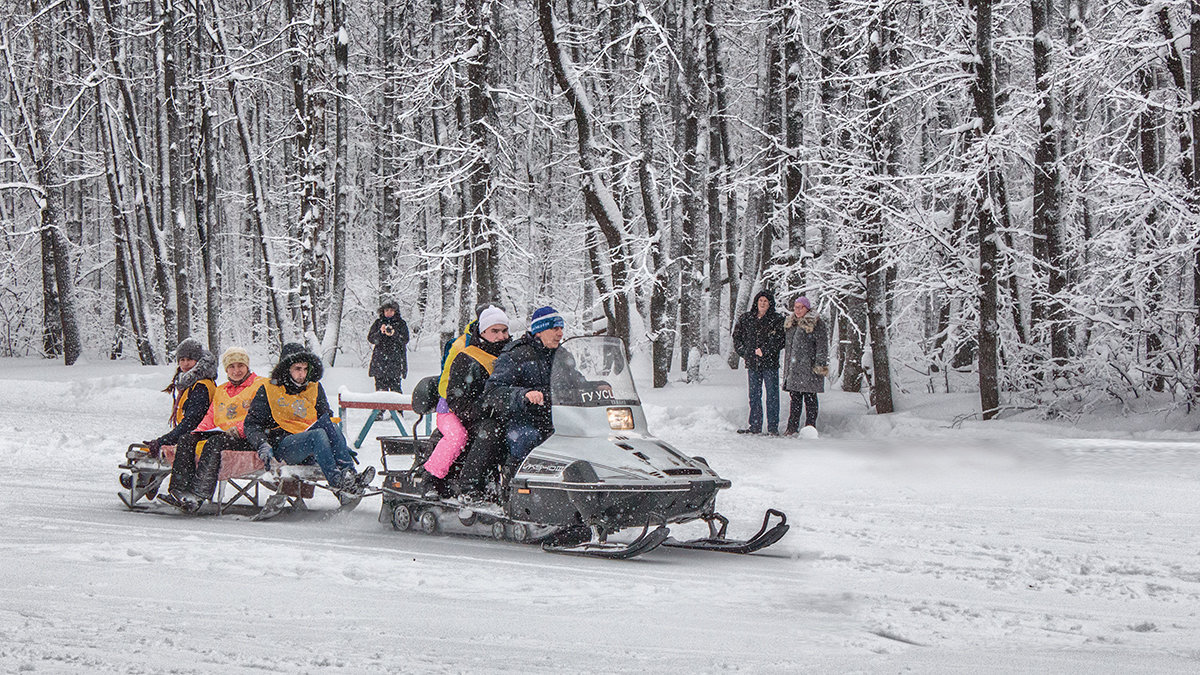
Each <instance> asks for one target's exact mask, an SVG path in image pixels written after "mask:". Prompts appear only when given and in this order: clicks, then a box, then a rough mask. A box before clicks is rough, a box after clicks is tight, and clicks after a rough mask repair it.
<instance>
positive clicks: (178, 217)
mask: <svg viewBox="0 0 1200 675" xmlns="http://www.w3.org/2000/svg"><path fill="white" fill-rule="evenodd" d="M175 16H176V11H175V0H164V2H163V11H162V17H161V21H160V26H161V31H162V50H163V53H162V56H163V59H162V68H163V71H162V78H163V94H164V96H163V108H164V109H165V112H166V118H167V195H168V200H167V201H168V204H169V208H168V211H169V213H170V217H171V233H172V238H173V239H174V242H175V245H174V247H172V251H171V259H172V267H174V272H175V298H174V301H175V327H176V329H175V333H176V335H178V336H179V337H180V339H182V338H185V337H188V336H189V335H191V330H192V329H191V294H190V292H189V288H188V285H189V284H188V269H187V262H188V257H189V256H188V247H187V245H186V243H185V242H186V241H187V237H186V232H187V226H186V220H187V216H186V215H185V214H184V211H183V195H182V194H181V193H182V191H183V157H182V154H183V153H182V145H183V133H182V129H181V122H180V117H179V107H180V103H179V88H178V86H177V85H176V59H175V57H176V54H177V53H178V45H177V44H176V39H175ZM168 302H170V300H168Z"/></svg>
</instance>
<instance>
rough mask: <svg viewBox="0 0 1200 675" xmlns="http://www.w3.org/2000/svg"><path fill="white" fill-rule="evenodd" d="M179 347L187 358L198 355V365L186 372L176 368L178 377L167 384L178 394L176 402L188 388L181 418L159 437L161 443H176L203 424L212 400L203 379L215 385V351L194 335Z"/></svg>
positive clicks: (175, 395)
mask: <svg viewBox="0 0 1200 675" xmlns="http://www.w3.org/2000/svg"><path fill="white" fill-rule="evenodd" d="M177 351H180V352H183V353H185V355H186V356H187V357H188V358H193V357H198V358H196V359H195V360H196V365H194V366H192V369H191V370H189V371H187V372H186V373H185V372H180V371H179V369H178V368H177V369H176V370H175V378H174V379H173V380H172V381H171V386H170V387H168V388H167V391H170V392H171V393H172V395H173V396H174V397H175V401H176V405H178V401H179V399H180V397H182V396H183V395H184V393H185V392H186V393H187V399H186V400H185V401H184V402H183V417H182V419H180V421H179V423H178V424H176V425H175V427H174V428H173V429H171V430H170V431H168V432H167V433H165V434H163V435H162V436H159V437H158V439H157V440H158V442H159V444H160V445H175V444H176V443H178V442H179V439H180V438H182V437H183V435H184V434H187V433H190V432H191V431H192V430H193V429H195V428H196V427H197V426H199V425H200V422H201V421H202V420H203V419H204V416H205V415H206V414H208V406H209V403H210V402H211V401H209V387H208V386H204V381H205V380H208V384H209V385H211V386H213V387H215V386H216V384H215V383H216V379H217V359H216V357H214V356H213V354H212V352H210V351H208V350H207V349H205V348H204V347H203V345H201V344H200V343H199V342H198V341H196V340H193V339H191V338H188V339H186V340H184V341H183V342H180V343H179V349H178V350H177ZM189 390H190V391H189Z"/></svg>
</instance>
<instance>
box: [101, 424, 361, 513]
mask: <svg viewBox="0 0 1200 675" xmlns="http://www.w3.org/2000/svg"><path fill="white" fill-rule="evenodd" d="M201 443H203V441H201ZM174 457H175V446H164V447H162V448H160V449H159V454H158V455H157V456H156V455H153V454H152V453H151V452H150V448H149V447H147V446H146V445H144V444H142V443H133V444H131V445H130V446H129V448H128V449H126V451H125V461H124V462H123V463H122V464H120V465H118V468H120V469H122V470H123V471H124V473H122V474H121V476H120V483H121V488H122V490H121V492H118V493H117V496H118V497H120V498H121V502H122V503H123V504H125V507H126V508H128V509H129V510H131V511H151V510H159V509H160V507H161V509H162V510H164V511H171V512H173V511H175V509H174V508H171V507H168V506H167V505H166V504H164V503H162V502H163V501H164V500H162V499H161V497H160V493H165V492H166V488H167V482H168V481H169V480H170V476H171V463H172V460H173V459H174ZM318 489H320V490H327V491H329V492H331V493H333V494H334V495H335V496H336V497H338V501H339V504H340V506H339V508H338V509H337V510H338V511H350V510H352V509H354V508H355V507H356V506H358V504H359V502H360V501H362V498H363V497H364V496H368V495H371V494H378V493H377V492H367V491H364V492H362V493H359V494H354V495H347V496H345V497H343V493H342V492H341V491H339V490H337V489H335V488H332V487H330V486H329V483H328V481H326V480H325V476H324V474H322V473H321V470H320V468H319V467H316V466H311V465H306V464H300V465H286V464H275V466H274V467H273V468H272V469H267V468H266V467H265V466H264V465H263V463H262V460H260V459H259V458H258V453H256V452H252V451H243V450H225V451H223V452H222V453H221V470H220V473H219V474H218V475H217V493H216V495H215V496H214V497H213V500H212V505H213V507H215V509H216V515H218V516H219V515H222V514H223V513H225V512H227V511H231V510H233V511H238V512H241V513H243V514H245V515H249V516H250V517H251V519H252V520H267V519H269V518H274V517H276V516H278V515H281V514H284V513H290V512H295V511H306V510H308V504H307V502H306V501H305V500H307V499H311V498H312V497H313V496H314V495H315V494H316V491H317V490H318ZM156 497H159V499H158V500H156ZM205 508H206V509H207V508H208V507H207V506H206V507H205Z"/></svg>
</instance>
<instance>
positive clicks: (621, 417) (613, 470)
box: [380, 336, 788, 558]
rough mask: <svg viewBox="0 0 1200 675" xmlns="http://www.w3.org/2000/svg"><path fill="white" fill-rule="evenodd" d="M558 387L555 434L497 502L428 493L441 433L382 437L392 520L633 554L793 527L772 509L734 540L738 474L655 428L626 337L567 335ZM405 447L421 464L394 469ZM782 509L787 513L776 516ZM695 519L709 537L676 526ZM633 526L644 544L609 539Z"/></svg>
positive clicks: (754, 544) (558, 549)
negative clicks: (731, 516)
mask: <svg viewBox="0 0 1200 675" xmlns="http://www.w3.org/2000/svg"><path fill="white" fill-rule="evenodd" d="M420 386H421V385H418V387H420ZM549 394H550V401H551V402H552V404H553V405H552V408H551V414H552V416H553V419H554V428H555V433H554V435H552V436H550V438H548V439H547V440H546V441H545V442H544V443H542V444H541V445H539V446H538V447H536V448H534V450H533V451H532V452H531V453H530V454H529V455H528V456H527V457H526V458H525V460H524V461H523V462H522V464H521V465H520V468H519V469H518V470H517V471H516V473H515V474H514V475H513V476H512V478H511V480H510V481H509V482H508V485H507V486H506V489H505V490H503V491H499V490H498V491H497V492H501V494H500V495H499V496H498V497H497V498H496V499H495V501H494V502H488V501H484V502H475V503H470V504H467V503H464V501H462V500H461V499H458V498H443V497H433V496H426V491H425V489H424V487H423V486H422V485H419V484H416V483H414V480H413V478H414V475H413V471H414V469H416V468H417V467H418V466H420V464H421V463H422V462H424V460H425V458H426V457H427V456H428V454H429V452H431V451H432V447H433V444H434V442H435V440H436V439H430V438H418V437H416V436H415V435H414V436H413V437H412V438H404V437H397V438H389V439H382V441H381V442H382V444H383V446H384V450H383V452H384V454H383V465H384V472H383V475H384V481H383V488H382V490H383V507H382V511H381V513H380V520H381V521H383V522H391V524H392V526H393V527H394V528H395V529H397V530H407V529H410V528H411V527H413V525H414V524H418V525H419V526H420V528H421V529H422V530H424V531H425V532H427V533H431V534H432V533H434V532H445V533H450V534H474V535H483V536H492V537H495V538H496V539H503V540H509V541H517V542H524V543H536V544H541V545H542V547H543V548H544V549H545V550H547V551H551V552H555V553H565V554H574V555H585V556H594V557H603V558H630V557H633V556H636V555H640V554H642V553H645V552H647V551H650V550H652V549H654V548H656V547H658V546H659V545H665V546H673V547H680V548H693V549H700V550H709V551H722V552H729V553H750V552H752V551H757V550H759V549H761V548H764V547H766V546H770V545H771V544H774V543H775V542H777V541H779V539H780V538H782V537H783V535H784V534H785V533H786V532H787V530H788V525H787V517H786V516H785V515H784V514H783V513H782V512H780V511H776V510H774V509H770V510H768V511H767V513H766V515H765V516H764V517H763V524H762V527H761V528H760V529H759V531H758V533H757V534H755V535H754V536H752V537H750V538H749V539H746V540H733V539H728V538H727V537H726V529H727V526H728V524H729V521H728V520H727V519H726V518H725V517H724V516H722V515H721V514H720V513H718V512H717V511H716V496H717V492H718V491H719V490H722V489H724V488H728V487H729V486H730V482H729V481H728V480H726V479H724V478H721V477H720V476H719V475H717V473H716V472H715V471H713V470H712V468H710V467H709V466H708V463H707V462H706V461H705V460H704V459H703V458H701V457H691V456H688V455H685V454H683V453H681V452H679V451H678V450H676V449H675V448H673V447H671V446H670V445H669V444H667V443H665V442H663V441H661V440H659V439H657V438H655V437H654V436H653V435H651V434H650V432H649V431H648V430H647V428H646V418H645V415H644V414H643V412H642V407H641V402H640V400H639V399H638V395H637V391H636V389H635V388H634V383H633V377H632V374H631V373H630V370H629V367H628V363H627V362H626V359H625V345H624V343H623V342H622V341H621V340H620V339H618V338H614V337H603V336H584V337H575V338H570V339H568V340H564V341H563V343H562V346H560V347H559V348H558V350H557V351H556V353H555V357H554V363H553V365H552V368H551V387H550V392H549ZM416 398H417V397H415V396H414V399H416ZM418 407H420V409H418ZM414 411H415V412H417V413H418V414H421V415H423V414H432V405H429V404H427V405H424V406H418V404H417V402H416V401H415V400H414ZM416 427H417V425H415V424H414V425H413V429H414V430H415V429H416ZM414 433H415V431H414ZM397 455H400V456H404V455H412V456H413V459H412V465H411V467H409V468H405V469H400V470H390V469H388V467H387V461H388V457H389V456H392V457H394V458H395V459H393V463H395V461H396V459H401V458H400V457H396V456H397ZM773 518H774V519H776V520H777V521H778V522H776V523H775V524H774V525H771V521H772V519H773ZM695 520H703V521H704V522H705V523H707V524H708V526H709V536H708V537H706V538H703V539H695V540H689V541H676V540H675V539H672V538H670V536H669V530H668V527H669V525H671V524H675V523H688V522H692V521H695ZM630 528H638V530H637V531H638V532H639V534H637V536H636V537H635V538H634V539H633V541H631V542H628V543H616V542H610V541H609V540H608V538H609V535H611V534H614V533H617V532H619V531H622V530H626V529H630Z"/></svg>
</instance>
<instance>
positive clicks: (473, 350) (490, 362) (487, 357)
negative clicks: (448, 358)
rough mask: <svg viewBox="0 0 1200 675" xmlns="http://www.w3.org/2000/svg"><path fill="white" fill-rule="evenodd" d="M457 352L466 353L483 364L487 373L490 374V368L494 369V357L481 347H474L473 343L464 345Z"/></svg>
mask: <svg viewBox="0 0 1200 675" xmlns="http://www.w3.org/2000/svg"><path fill="white" fill-rule="evenodd" d="M459 353H460V354H466V355H467V356H469V357H471V358H473V359H475V360H476V361H478V362H479V365H481V366H483V369H484V370H486V371H487V372H488V375H491V374H492V370H494V369H495V368H496V357H495V356H492V355H491V354H489V353H487V352H485V351H483V350H482V349H480V348H479V347H476V346H475V345H471V346H470V347H464V348H463V350H462V351H461V352H459ZM446 370H447V371H449V368H447V369H446Z"/></svg>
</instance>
